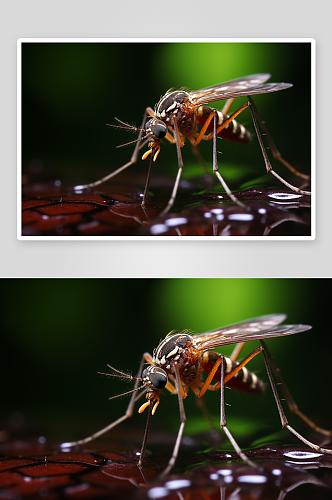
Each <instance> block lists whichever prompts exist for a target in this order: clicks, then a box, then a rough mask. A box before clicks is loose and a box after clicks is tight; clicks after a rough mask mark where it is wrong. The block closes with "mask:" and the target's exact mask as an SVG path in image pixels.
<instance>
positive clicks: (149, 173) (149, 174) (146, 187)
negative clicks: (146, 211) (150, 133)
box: [141, 154, 153, 207]
mask: <svg viewBox="0 0 332 500" xmlns="http://www.w3.org/2000/svg"><path fill="white" fill-rule="evenodd" d="M152 166H153V154H151V157H150V165H149V170H148V175H147V178H146V182H145V188H144V194H143V200H142V203H141V206H142V207H145V201H146V195H147V194H148V188H149V184H150V177H151V171H152Z"/></svg>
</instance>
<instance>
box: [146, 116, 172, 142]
mask: <svg viewBox="0 0 332 500" xmlns="http://www.w3.org/2000/svg"><path fill="white" fill-rule="evenodd" d="M145 130H146V131H147V132H151V133H152V134H153V135H154V136H155V138H156V139H159V140H160V139H163V138H164V137H165V135H166V134H167V127H166V125H165V123H164V122H162V121H161V120H156V119H155V118H152V120H149V121H148V122H146V124H145Z"/></svg>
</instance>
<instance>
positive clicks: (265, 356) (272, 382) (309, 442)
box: [262, 349, 332, 455]
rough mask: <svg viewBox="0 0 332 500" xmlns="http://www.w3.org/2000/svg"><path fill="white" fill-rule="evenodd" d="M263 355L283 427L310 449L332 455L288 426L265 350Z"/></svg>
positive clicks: (329, 451) (331, 451)
mask: <svg viewBox="0 0 332 500" xmlns="http://www.w3.org/2000/svg"><path fill="white" fill-rule="evenodd" d="M262 353H263V357H264V363H265V368H266V371H267V375H268V377H269V382H270V385H271V388H272V392H273V396H274V399H275V402H276V404H277V408H278V412H279V416H280V420H281V425H282V427H286V429H288V430H289V431H290V432H291V433H292V434H294V436H296V437H297V438H298V439H299V440H300V441H302V442H303V443H305V444H306V445H307V446H309V447H310V448H313V449H314V450H316V451H319V452H321V453H328V454H330V455H332V449H331V450H329V449H327V448H321V447H320V446H318V445H317V444H314V443H311V441H308V440H307V439H305V438H304V437H303V436H301V434H299V433H298V432H297V431H296V430H295V429H293V427H291V426H290V425H289V424H288V420H287V418H286V415H285V412H284V410H283V407H282V405H281V402H280V398H279V396H278V393H277V389H276V386H275V383H274V380H273V377H272V374H271V370H270V366H269V363H268V360H267V355H266V353H265V351H264V349H262Z"/></svg>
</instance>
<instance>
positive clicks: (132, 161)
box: [74, 107, 154, 191]
mask: <svg viewBox="0 0 332 500" xmlns="http://www.w3.org/2000/svg"><path fill="white" fill-rule="evenodd" d="M148 115H149V116H151V117H152V118H154V112H153V109H152V108H150V107H148V108H146V109H145V112H144V117H143V121H142V125H141V127H140V129H141V130H140V133H139V135H138V140H137V143H136V146H135V149H134V152H133V154H132V157H131V158H130V161H129V162H128V163H125V165H122V167H120V168H118V169H117V170H114V172H111V173H110V174H108V175H106V176H105V177H103V178H102V179H99V180H98V181H95V182H90V183H89V184H83V185H79V186H75V187H74V190H75V191H81V190H82V189H87V188H92V187H96V186H99V184H103V183H104V182H106V181H108V180H109V179H111V178H112V177H115V176H116V175H118V174H119V173H120V172H122V170H125V169H126V168H128V167H130V165H133V164H135V163H136V162H137V158H138V152H139V150H140V149H141V148H142V147H143V145H144V144H145V143H146V142H143V143H141V139H142V135H143V131H144V128H145V122H146V119H147V116H148Z"/></svg>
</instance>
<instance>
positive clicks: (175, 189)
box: [160, 118, 183, 216]
mask: <svg viewBox="0 0 332 500" xmlns="http://www.w3.org/2000/svg"><path fill="white" fill-rule="evenodd" d="M173 127H174V137H175V142H176V152H177V156H178V166H179V170H178V173H177V176H176V179H175V183H174V187H173V191H172V195H171V197H170V199H169V201H168V203H167V205H166V208H164V210H163V211H162V212H161V213H160V216H163V215H165V214H167V213H168V212H169V211H170V209H171V208H172V206H173V204H174V201H175V198H176V194H177V192H178V188H179V184H180V179H181V174H182V169H183V161H182V154H181V144H180V137H179V129H178V124H177V121H176V118H173Z"/></svg>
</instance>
